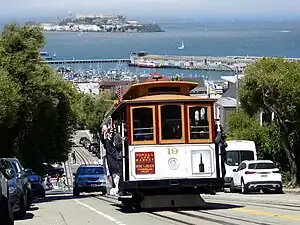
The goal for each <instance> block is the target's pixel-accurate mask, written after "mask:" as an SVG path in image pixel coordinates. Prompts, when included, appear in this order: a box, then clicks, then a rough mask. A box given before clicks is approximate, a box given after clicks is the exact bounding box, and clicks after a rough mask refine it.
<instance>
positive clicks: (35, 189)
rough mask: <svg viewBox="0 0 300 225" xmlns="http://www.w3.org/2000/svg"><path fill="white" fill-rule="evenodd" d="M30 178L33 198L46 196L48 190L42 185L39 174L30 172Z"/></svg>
mask: <svg viewBox="0 0 300 225" xmlns="http://www.w3.org/2000/svg"><path fill="white" fill-rule="evenodd" d="M28 179H29V181H30V183H31V191H32V197H33V198H45V195H46V192H45V189H44V187H43V185H42V179H41V177H40V176H39V175H37V174H34V173H31V174H28Z"/></svg>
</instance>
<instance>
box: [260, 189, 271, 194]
mask: <svg viewBox="0 0 300 225" xmlns="http://www.w3.org/2000/svg"><path fill="white" fill-rule="evenodd" d="M262 191H263V193H264V194H270V193H271V191H270V189H267V188H264V189H262Z"/></svg>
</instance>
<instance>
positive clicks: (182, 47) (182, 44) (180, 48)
mask: <svg viewBox="0 0 300 225" xmlns="http://www.w3.org/2000/svg"><path fill="white" fill-rule="evenodd" d="M178 49H179V50H183V49H184V43H183V41H181V46H180V47H178Z"/></svg>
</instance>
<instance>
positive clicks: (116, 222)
mask: <svg viewBox="0 0 300 225" xmlns="http://www.w3.org/2000/svg"><path fill="white" fill-rule="evenodd" d="M73 200H74V201H75V202H77V203H78V204H79V205H82V206H84V207H86V208H88V209H89V210H91V211H93V212H95V213H97V214H98V215H100V216H103V217H104V218H106V219H108V220H110V221H111V222H113V223H115V224H117V225H126V224H125V223H123V222H121V221H119V220H117V219H115V218H113V217H112V216H110V215H107V214H105V213H103V212H100V211H98V210H97V209H95V208H93V207H91V206H89V205H87V204H85V203H82V202H80V201H78V200H77V199H73Z"/></svg>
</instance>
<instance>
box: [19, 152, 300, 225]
mask: <svg viewBox="0 0 300 225" xmlns="http://www.w3.org/2000/svg"><path fill="white" fill-rule="evenodd" d="M74 150H76V152H77V153H78V154H80V155H81V157H79V158H80V159H79V161H78V164H80V163H95V161H97V159H96V158H95V157H94V156H92V155H91V154H90V153H89V152H88V151H87V150H85V149H84V148H82V147H76V148H75V149H74ZM83 161H85V162H83ZM66 167H67V176H69V175H68V174H70V173H71V172H70V171H71V170H72V171H74V170H76V167H78V165H76V164H72V163H71V162H68V163H66ZM68 171H69V172H68ZM69 181H72V178H70V177H69ZM202 197H203V199H204V200H205V202H206V203H205V205H203V206H202V207H201V208H199V209H197V210H187V209H185V210H177V211H174V210H167V209H166V210H163V211H160V210H154V211H144V212H139V213H125V212H123V211H122V210H121V205H120V203H119V202H118V201H117V200H116V198H115V197H111V196H100V195H99V194H98V193H95V194H82V195H81V196H80V197H78V198H73V196H72V194H71V192H63V191H62V190H55V191H52V192H50V193H48V195H47V197H46V199H45V200H43V201H37V202H35V203H34V206H33V207H32V208H31V211H29V212H28V214H27V218H26V219H25V220H22V221H17V222H16V224H20V225H41V224H45V225H82V224H89V225H99V224H105V225H116V224H117V225H141V224H142V225H154V224H157V225H171V224H172V225H173V224H174V225H176V224H180V225H200V224H201V225H220V224H221V225H250V224H251V225H299V224H300V195H299V194H279V195H275V194H247V195H242V194H239V193H217V195H203V196H202Z"/></svg>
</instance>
